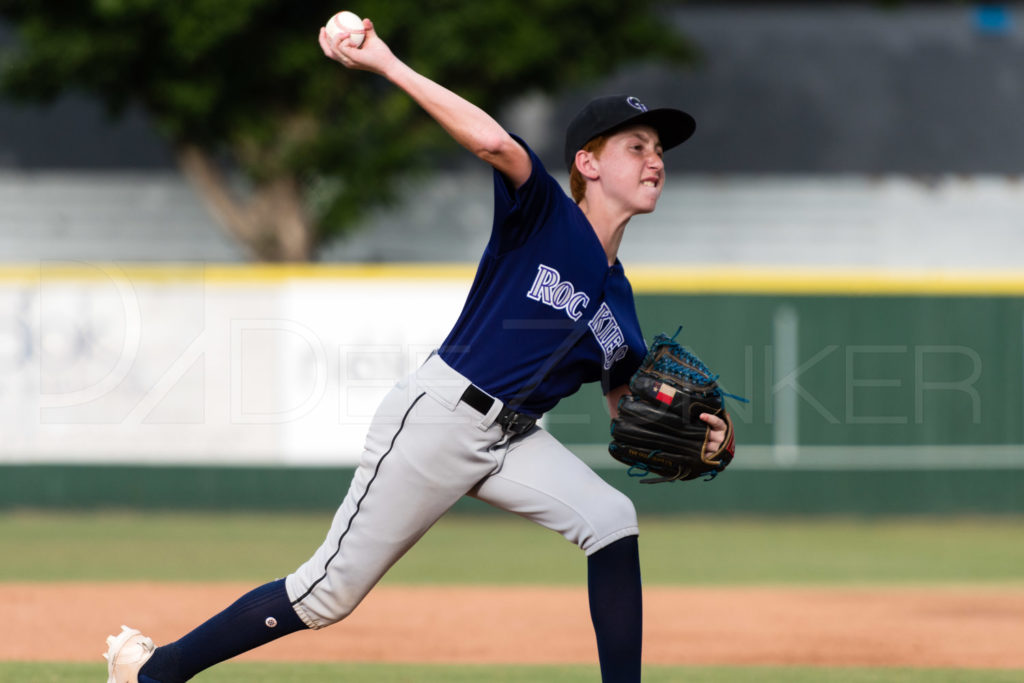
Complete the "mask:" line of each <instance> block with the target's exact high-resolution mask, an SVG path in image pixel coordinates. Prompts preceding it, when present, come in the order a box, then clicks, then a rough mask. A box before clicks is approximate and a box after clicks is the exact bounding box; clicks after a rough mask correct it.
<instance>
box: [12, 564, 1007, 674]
mask: <svg viewBox="0 0 1024 683" xmlns="http://www.w3.org/2000/svg"><path fill="white" fill-rule="evenodd" d="M250 588H252V586H251V585H250V584H214V585H197V584H146V583H130V584H113V583H111V584H0V623H3V625H4V632H5V636H4V638H2V639H0V660H12V659H20V660H70V661H79V660H86V661H90V660H96V659H97V658H98V657H99V655H100V653H101V652H102V651H103V650H104V649H105V648H104V638H105V637H106V635H107V634H108V633H113V632H116V631H118V630H119V629H120V624H122V623H127V624H129V625H131V626H135V627H137V628H141V629H143V630H144V631H145V632H146V633H148V634H149V635H151V636H152V637H153V638H154V640H156V641H158V642H166V641H167V640H170V639H173V638H175V637H177V636H179V635H181V634H182V633H184V632H185V631H187V630H189V629H191V628H192V627H194V626H195V625H196V624H198V623H200V622H201V621H203V620H204V619H206V618H207V617H209V616H210V615H211V614H213V613H214V612H216V611H218V610H220V609H221V608H222V607H224V606H225V605H227V604H229V603H230V602H232V601H233V600H234V599H235V598H237V597H238V596H239V595H241V594H242V593H244V592H246V591H247V590H249V589H250ZM645 608H646V611H645V638H644V642H645V650H644V653H645V654H644V658H645V660H646V661H647V662H649V663H651V664H805V665H836V666H922V667H965V668H967V667H969V668H1021V669H1024V647H1022V644H1024V587H1016V588H998V589H997V588H991V589H989V588H974V587H963V588H959V587H949V588H932V589H926V588H913V589H908V588H898V589H897V588H864V589H859V588H806V589H805V588H661V587H649V588H647V589H646V590H645ZM593 640H594V637H593V632H592V630H591V626H590V620H589V615H588V612H587V600H586V592H585V590H584V589H582V588H538V587H511V588H500V589H495V588H486V587H469V588H467V587H395V586H381V587H378V588H377V589H376V590H375V591H374V592H373V593H372V594H371V595H370V597H369V598H368V599H367V600H366V602H365V603H364V604H363V605H362V606H361V607H360V608H359V609H358V610H357V611H356V613H355V614H354V615H353V616H352V617H350V618H349V619H348V620H346V621H344V622H342V623H341V624H338V625H336V626H333V627H331V628H328V629H325V630H323V631H319V632H316V633H308V634H297V635H294V636H291V637H288V638H284V639H282V640H281V641H278V642H276V643H272V644H270V645H268V646H266V647H264V648H261V649H260V650H258V651H256V652H253V653H250V654H248V655H245V656H246V657H248V658H249V659H254V660H256V659H259V660H303V661H318V660H321V661H322V660H353V661H356V660H358V661H392V662H480V663H486V662H512V663H522V664H526V663H557V662H588V663H589V662H594V661H596V657H597V655H596V648H595V646H594V642H593Z"/></svg>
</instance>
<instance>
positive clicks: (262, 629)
mask: <svg viewBox="0 0 1024 683" xmlns="http://www.w3.org/2000/svg"><path fill="white" fill-rule="evenodd" d="M305 628H308V627H307V626H306V624H305V623H303V621H302V620H301V619H299V616H298V615H297V614H296V613H295V609H294V608H293V607H292V604H291V600H289V599H288V593H287V592H286V591H285V588H284V579H279V580H277V581H272V582H271V583H268V584H265V585H263V586H260V587H259V588H257V589H255V590H253V591H250V592H248V593H246V594H245V595H243V596H242V597H240V598H239V599H238V600H236V601H235V602H234V604H232V605H231V606H230V607H228V608H227V609H226V610H224V611H223V612H221V613H220V614H217V615H215V616H214V617H212V618H211V619H210V620H209V621H207V622H206V623H204V624H202V625H201V626H199V627H197V628H196V629H195V630H193V631H192V632H191V633H189V634H187V635H185V636H184V637H182V638H181V639H180V640H177V641H175V642H173V643H169V644H167V645H164V646H163V647H158V648H157V649H156V652H154V653H153V656H152V657H151V658H150V659H149V661H148V662H146V664H145V665H144V666H143V667H142V669H141V670H140V671H139V683H184V681H187V680H188V679H190V678H192V677H193V676H195V675H196V674H197V673H199V672H200V671H202V670H204V669H207V668H209V667H211V666H213V665H214V664H217V663H218V662H223V661H224V660H226V659H231V658H232V657H234V656H236V655H240V654H242V653H243V652H247V651H249V650H251V649H253V648H255V647H259V646H260V645H264V644H266V643H269V642H270V641H272V640H276V639H278V638H280V637H281V636H285V635H288V634H289V633H294V632H296V631H301V630H303V629H305Z"/></svg>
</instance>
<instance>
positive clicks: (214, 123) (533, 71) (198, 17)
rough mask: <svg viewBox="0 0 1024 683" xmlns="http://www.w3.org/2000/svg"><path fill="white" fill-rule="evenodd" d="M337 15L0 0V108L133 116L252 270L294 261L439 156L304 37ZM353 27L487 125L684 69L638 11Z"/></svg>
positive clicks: (651, 5)
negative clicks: (484, 113)
mask: <svg viewBox="0 0 1024 683" xmlns="http://www.w3.org/2000/svg"><path fill="white" fill-rule="evenodd" d="M337 9H339V8H338V7H336V6H335V5H334V4H332V3H327V2H317V1H313V2H294V1H290V0H232V1H231V2H222V1H221V0H175V1H174V2H167V1H166V0H82V1H81V2H54V1H53V0H0V17H3V18H4V19H6V20H7V21H8V22H9V23H10V24H12V25H13V26H14V27H15V28H16V29H17V36H18V38H17V40H16V42H15V44H14V46H13V47H12V49H10V50H9V51H7V52H6V53H5V54H4V55H2V58H3V61H2V62H0V91H2V92H4V93H6V94H7V95H9V96H11V97H13V98H16V99H18V100H21V101H25V102H34V103H46V102H49V101H52V100H54V99H55V98H57V97H58V96H60V95H61V94H63V93H65V92H69V91H77V92H83V93H87V94H89V95H91V96H93V97H96V98H98V99H99V100H100V101H101V102H102V103H103V104H104V106H105V107H106V109H107V110H108V111H109V112H110V114H112V115H113V116H115V117H116V116H117V115H119V114H120V113H122V112H123V111H124V110H125V109H126V108H127V107H129V106H139V107H141V108H142V109H143V110H144V111H145V112H147V114H148V115H149V117H150V118H151V120H152V121H153V122H154V125H155V126H156V127H157V129H158V131H159V132H160V134H161V135H163V136H165V137H166V138H167V139H168V140H169V141H170V142H171V143H172V145H173V148H174V149H175V151H176V154H177V158H178V160H179V163H180V166H181V168H182V170H183V172H184V173H185V175H186V176H187V177H188V178H189V179H190V180H191V181H192V182H193V184H194V185H195V187H196V188H197V189H198V191H199V192H200V194H201V195H202V196H203V198H204V200H205V201H206V204H207V206H209V207H210V209H211V211H212V212H213V214H214V215H215V217H216V218H217V220H218V221H219V222H220V223H221V224H222V225H223V226H224V227H225V229H227V230H228V231H229V232H230V233H231V234H232V235H233V236H234V237H235V238H237V240H239V241H240V242H241V243H242V244H243V245H244V246H245V247H246V249H247V251H248V253H249V254H250V256H251V257H252V258H254V259H260V260H268V261H303V260H308V259H310V258H312V257H313V256H314V255H315V253H316V248H317V247H318V246H319V245H320V244H323V243H324V242H325V241H326V240H328V239H330V238H331V237H333V236H336V235H338V234H341V233H342V232H344V231H345V230H346V229H348V228H350V227H351V226H352V225H353V223H354V222H356V221H357V220H358V218H359V217H360V215H361V214H363V213H364V212H365V211H366V210H367V209H369V208H371V207H373V206H377V205H380V204H382V203H384V202H387V201H389V200H392V199H393V198H394V194H395V186H396V183H395V181H396V180H397V179H398V177H399V176H400V175H402V174H406V173H409V172H411V171H414V170H416V169H419V168H423V166H424V165H425V163H427V162H428V161H432V160H436V159H437V158H438V156H439V155H441V154H445V153H448V152H450V151H451V150H452V148H453V146H454V143H452V142H451V141H450V140H448V139H447V138H446V137H445V136H444V135H443V133H442V132H441V131H440V129H439V127H438V126H437V125H436V124H434V123H432V122H431V121H429V120H428V119H427V117H426V115H425V114H423V113H422V111H421V110H419V108H418V107H417V106H416V105H415V104H414V103H413V102H412V101H411V100H410V99H409V98H408V97H406V96H405V95H404V94H403V93H401V92H400V91H399V90H397V89H396V88H393V87H391V86H390V85H389V84H387V83H386V82H385V81H384V80H383V79H380V78H379V77H376V76H372V75H370V74H366V73H360V72H349V71H346V70H345V69H344V68H342V67H340V66H338V65H337V64H334V63H333V62H329V61H328V60H326V58H325V57H324V56H323V54H322V52H321V51H320V47H319V45H318V44H317V40H316V36H317V32H318V31H319V28H320V26H321V25H322V24H324V23H325V21H326V20H327V19H328V18H329V17H330V16H331V15H332V14H333V13H334V12H335V11H336V10H337ZM351 9H353V10H355V11H356V12H357V13H359V14H360V15H362V16H369V17H371V18H372V19H373V20H374V24H375V26H376V28H377V30H378V31H379V32H380V33H381V35H382V36H383V37H384V39H385V40H387V41H388V43H389V45H390V46H391V48H392V49H393V50H394V52H395V53H396V54H397V55H398V56H399V57H401V58H403V59H405V60H406V61H408V62H409V63H410V64H411V65H412V66H413V67H414V68H416V69H417V70H419V71H421V72H422V73H424V74H426V75H427V76H429V77H431V78H433V79H435V80H437V81H439V82H441V83H443V84H444V85H446V86H448V87H450V88H452V89H453V90H455V91H456V92H458V93H460V94H462V95H464V96H465V97H467V98H468V99H470V100H471V101H473V102H475V103H476V104H478V105H480V106H481V107H483V108H484V109H486V110H488V111H491V112H497V111H500V109H501V107H503V106H504V105H506V104H508V103H510V102H512V101H513V100H515V99H516V98H517V97H520V96H522V95H524V94H527V93H530V92H548V93H550V92H554V91H556V90H558V89H560V88H565V87H568V86H572V85H576V84H581V83H583V82H585V81H586V80H588V79H592V78H595V77H597V76H600V75H602V74H606V73H608V72H610V71H611V70H613V69H614V68H616V67H617V66H620V65H622V64H624V63H627V62H633V61H638V60H654V59H658V60H665V61H672V62H677V63H678V62H684V61H686V60H688V59H689V58H690V56H691V54H690V49H689V47H688V44H687V43H686V42H685V40H684V39H683V38H682V37H680V36H679V35H677V34H676V33H674V32H673V31H672V30H671V29H670V28H668V27H667V26H666V22H665V21H664V20H663V17H662V16H660V15H659V13H658V6H657V3H655V2H653V1H651V0H634V1H633V2H631V3H629V8H628V9H625V7H624V6H623V4H622V3H621V2H618V1H615V0H517V1H516V2H509V1H507V0H490V1H488V0H473V1H463V2H457V1H455V0H436V1H432V2H423V1H422V0H387V1H384V0H362V1H361V2H360V3H359V4H358V5H354V6H352V7H351ZM225 169H228V170H229V171H230V172H225ZM238 179H241V180H242V181H243V182H238Z"/></svg>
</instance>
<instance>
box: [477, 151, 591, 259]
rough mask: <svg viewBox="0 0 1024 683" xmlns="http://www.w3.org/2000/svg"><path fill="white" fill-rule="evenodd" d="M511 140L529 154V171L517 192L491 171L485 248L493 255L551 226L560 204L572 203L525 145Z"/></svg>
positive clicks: (515, 246)
mask: <svg viewBox="0 0 1024 683" xmlns="http://www.w3.org/2000/svg"><path fill="white" fill-rule="evenodd" d="M512 137H513V138H514V139H515V140H516V142H518V143H519V144H520V145H522V146H523V149H525V150H526V152H527V154H529V155H530V162H531V171H530V177H529V178H527V180H526V182H525V183H523V185H522V186H521V187H519V188H518V189H517V188H514V187H512V186H511V184H510V183H509V181H508V178H506V177H505V176H503V175H502V174H501V173H500V172H498V171H497V170H495V171H494V223H493V225H492V226H491V238H490V242H489V243H488V248H489V249H490V250H491V251H492V252H493V253H495V254H496V255H500V254H502V253H505V252H507V251H510V250H512V249H515V248H517V247H520V246H522V245H524V244H526V242H527V241H528V240H529V239H530V238H531V237H533V236H534V235H536V234H537V233H538V232H540V231H541V230H543V229H544V228H545V227H547V226H548V225H550V224H551V222H552V221H551V218H552V216H553V215H554V214H555V213H556V209H557V207H558V205H559V204H560V203H564V202H569V203H571V202H572V200H571V199H570V198H569V197H568V196H567V195H566V194H565V190H563V189H562V186H561V185H559V184H558V181H557V180H555V178H554V177H552V175H551V174H550V173H548V171H547V169H546V168H545V167H544V164H543V163H542V162H541V160H540V158H539V157H538V156H537V154H536V153H535V152H534V151H533V150H532V149H530V147H529V145H527V144H526V143H525V142H523V140H522V139H521V138H519V137H517V136H515V135H513V136H512Z"/></svg>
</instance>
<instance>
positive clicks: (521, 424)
mask: <svg viewBox="0 0 1024 683" xmlns="http://www.w3.org/2000/svg"><path fill="white" fill-rule="evenodd" d="M498 421H499V422H500V423H501V428H502V431H505V432H510V433H512V434H522V433H523V432H526V431H527V430H529V429H530V427H532V426H533V425H534V423H535V422H536V420H534V419H533V418H530V417H527V416H526V415H523V414H522V413H517V412H515V411H514V410H510V411H508V413H506V414H505V415H500V416H499V417H498Z"/></svg>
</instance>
